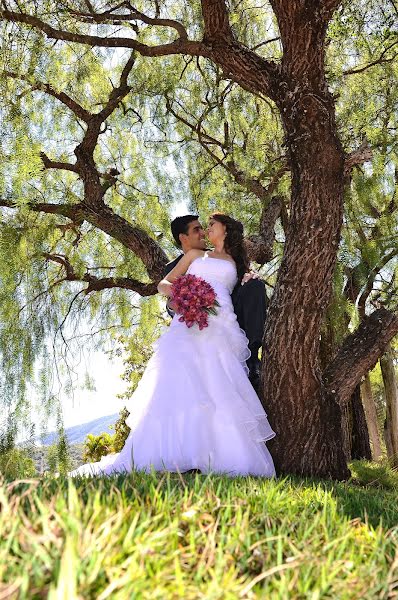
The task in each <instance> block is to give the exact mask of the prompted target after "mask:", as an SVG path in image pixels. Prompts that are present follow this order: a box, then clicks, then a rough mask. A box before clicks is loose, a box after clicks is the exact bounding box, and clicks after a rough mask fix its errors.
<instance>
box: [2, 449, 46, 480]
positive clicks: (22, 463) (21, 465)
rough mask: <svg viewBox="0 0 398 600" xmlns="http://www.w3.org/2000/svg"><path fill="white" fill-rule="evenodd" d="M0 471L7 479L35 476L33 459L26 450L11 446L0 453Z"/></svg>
mask: <svg viewBox="0 0 398 600" xmlns="http://www.w3.org/2000/svg"><path fill="white" fill-rule="evenodd" d="M0 473H1V474H2V475H3V477H4V478H5V479H8V480H14V479H24V478H28V477H36V476H37V471H36V467H35V463H34V461H33V460H32V458H31V457H30V455H29V452H28V450H26V449H22V448H12V449H11V450H8V452H2V453H0Z"/></svg>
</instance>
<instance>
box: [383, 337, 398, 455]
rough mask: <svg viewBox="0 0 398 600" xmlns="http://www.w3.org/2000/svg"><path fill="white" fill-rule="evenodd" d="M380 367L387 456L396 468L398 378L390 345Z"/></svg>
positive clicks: (397, 447) (397, 451) (397, 452)
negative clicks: (383, 391) (384, 403)
mask: <svg viewBox="0 0 398 600" xmlns="http://www.w3.org/2000/svg"><path fill="white" fill-rule="evenodd" d="M380 366H381V373H382V376H383V383H384V389H385V395H386V428H385V436H386V446H387V455H388V459H389V461H390V463H391V466H393V467H398V378H397V373H396V371H395V366H394V360H393V351H392V348H391V346H390V345H389V346H388V348H387V352H386V353H385V354H384V356H382V358H381V359H380Z"/></svg>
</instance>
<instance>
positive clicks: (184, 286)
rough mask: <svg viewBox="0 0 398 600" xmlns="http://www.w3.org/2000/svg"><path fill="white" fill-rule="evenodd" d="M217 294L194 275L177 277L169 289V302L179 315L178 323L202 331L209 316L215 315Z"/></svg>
mask: <svg viewBox="0 0 398 600" xmlns="http://www.w3.org/2000/svg"><path fill="white" fill-rule="evenodd" d="M216 297H217V294H216V293H215V291H214V289H213V288H212V286H211V285H210V283H208V282H207V281H205V280H204V279H202V278H201V277H197V276H196V275H182V276H181V277H178V279H176V280H175V282H174V283H173V286H172V288H171V296H170V298H171V300H172V302H173V304H174V305H175V306H176V309H177V312H178V313H179V314H180V317H179V319H178V320H179V321H180V322H181V323H184V322H185V324H186V326H187V327H192V326H193V325H195V324H197V325H198V326H199V329H200V330H202V329H204V328H205V327H208V325H209V324H208V316H209V314H212V315H216V314H217V311H216V307H217V306H220V305H219V303H218V302H217V300H216Z"/></svg>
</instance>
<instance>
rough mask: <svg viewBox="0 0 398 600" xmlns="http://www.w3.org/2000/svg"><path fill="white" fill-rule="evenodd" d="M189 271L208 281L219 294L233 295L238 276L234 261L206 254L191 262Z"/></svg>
mask: <svg viewBox="0 0 398 600" xmlns="http://www.w3.org/2000/svg"><path fill="white" fill-rule="evenodd" d="M187 273H190V274H191V275H197V276H198V277H202V278H203V279H205V280H206V281H208V282H209V283H210V284H211V285H212V286H213V288H214V290H215V292H216V293H217V294H218V295H221V296H224V295H226V294H228V295H231V293H232V290H233V289H234V287H235V285H236V282H237V279H238V276H237V273H236V267H235V265H234V263H233V262H231V261H229V260H224V259H223V258H213V257H211V256H208V255H207V254H205V255H204V256H199V257H198V258H195V260H194V261H193V262H192V263H191V264H190V266H189V268H188V271H187Z"/></svg>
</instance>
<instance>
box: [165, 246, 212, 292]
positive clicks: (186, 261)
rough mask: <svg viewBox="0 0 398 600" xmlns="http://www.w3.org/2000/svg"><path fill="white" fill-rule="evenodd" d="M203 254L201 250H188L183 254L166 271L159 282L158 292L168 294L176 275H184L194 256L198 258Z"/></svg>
mask: <svg viewBox="0 0 398 600" xmlns="http://www.w3.org/2000/svg"><path fill="white" fill-rule="evenodd" d="M203 255H204V252H203V251H202V250H189V251H188V252H187V253H186V254H184V256H183V257H182V259H181V260H179V261H178V263H177V264H176V266H175V267H174V269H172V270H171V271H170V273H168V274H167V275H166V277H165V278H164V279H162V281H161V282H160V283H159V285H158V292H159V293H160V294H163V295H164V296H170V294H171V286H172V284H173V282H174V281H175V280H176V279H177V277H181V275H184V274H185V273H186V272H187V270H188V267H189V265H190V264H191V262H192V261H194V260H195V258H198V257H199V256H203Z"/></svg>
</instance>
